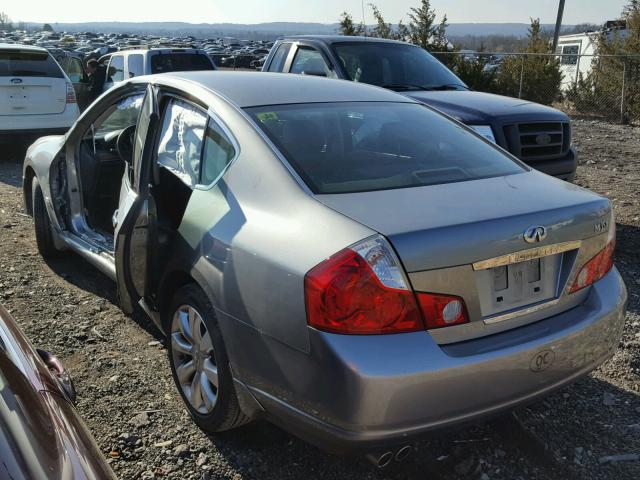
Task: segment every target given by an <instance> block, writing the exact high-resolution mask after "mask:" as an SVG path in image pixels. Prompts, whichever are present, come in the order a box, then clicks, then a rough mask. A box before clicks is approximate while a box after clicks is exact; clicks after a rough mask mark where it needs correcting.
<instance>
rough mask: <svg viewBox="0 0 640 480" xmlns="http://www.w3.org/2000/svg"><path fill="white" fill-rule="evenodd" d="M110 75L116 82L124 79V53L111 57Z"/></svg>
mask: <svg viewBox="0 0 640 480" xmlns="http://www.w3.org/2000/svg"><path fill="white" fill-rule="evenodd" d="M108 77H109V78H110V79H111V81H112V82H114V83H117V82H121V81H123V80H124V57H123V56H122V55H114V56H113V57H111V62H109V72H108Z"/></svg>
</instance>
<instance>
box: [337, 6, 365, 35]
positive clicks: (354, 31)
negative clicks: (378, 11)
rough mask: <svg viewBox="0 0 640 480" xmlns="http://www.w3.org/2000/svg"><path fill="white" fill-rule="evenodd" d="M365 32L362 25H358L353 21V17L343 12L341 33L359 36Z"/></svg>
mask: <svg viewBox="0 0 640 480" xmlns="http://www.w3.org/2000/svg"><path fill="white" fill-rule="evenodd" d="M363 33H364V28H363V26H362V25H356V24H355V23H353V17H352V16H351V15H350V14H349V13H347V12H342V15H341V16H340V35H347V36H351V37H353V36H358V35H362V34H363Z"/></svg>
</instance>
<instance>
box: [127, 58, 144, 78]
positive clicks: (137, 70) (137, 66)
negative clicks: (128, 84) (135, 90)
mask: <svg viewBox="0 0 640 480" xmlns="http://www.w3.org/2000/svg"><path fill="white" fill-rule="evenodd" d="M127 69H128V70H129V78H133V77H139V76H141V75H144V68H143V63H142V55H140V54H135V55H129V58H127Z"/></svg>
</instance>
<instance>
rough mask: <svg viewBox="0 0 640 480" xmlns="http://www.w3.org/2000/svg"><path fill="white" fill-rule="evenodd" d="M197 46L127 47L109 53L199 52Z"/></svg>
mask: <svg viewBox="0 0 640 480" xmlns="http://www.w3.org/2000/svg"><path fill="white" fill-rule="evenodd" d="M201 52H202V50H201V49H199V48H185V47H154V48H128V49H126V50H118V51H117V52H111V53H110V54H109V55H120V54H127V55H131V54H135V53H147V54H150V53H151V54H153V53H201Z"/></svg>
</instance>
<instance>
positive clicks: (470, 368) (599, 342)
mask: <svg viewBox="0 0 640 480" xmlns="http://www.w3.org/2000/svg"><path fill="white" fill-rule="evenodd" d="M626 301H627V293H626V288H625V286H624V283H623V281H622V279H621V277H620V275H619V273H618V272H617V270H615V269H614V270H612V272H611V273H609V274H608V275H607V276H606V277H605V278H604V279H602V280H601V281H600V282H598V283H597V284H596V285H594V286H593V287H591V291H590V293H589V296H588V298H587V300H586V301H585V303H584V304H582V305H581V306H579V307H576V308H574V309H572V310H570V311H567V312H565V313H563V314H560V315H557V316H554V317H551V318H548V319H545V320H542V321H540V322H537V323H535V324H531V325H527V326H525V327H521V328H518V329H514V330H511V331H509V332H505V333H501V334H497V335H493V336H491V337H486V338H484V339H479V340H473V341H468V342H464V343H461V344H456V345H451V346H444V347H441V346H439V345H437V344H436V343H435V342H434V341H433V340H432V338H431V336H430V335H429V334H428V333H426V332H424V333H423V332H420V333H411V334H400V335H386V336H343V335H332V334H326V333H321V332H318V331H315V330H312V331H311V353H310V355H309V361H308V362H304V364H299V365H296V366H290V367H288V368H290V369H291V370H292V371H293V370H294V369H296V370H297V371H298V372H304V376H302V375H300V376H299V377H298V378H297V379H296V381H295V382H291V383H290V384H289V388H296V391H291V392H281V393H279V394H278V395H277V396H276V395H274V394H273V393H267V392H265V391H264V390H261V389H258V388H252V387H249V390H250V391H251V392H252V394H253V395H254V397H255V398H256V399H257V401H258V402H259V403H260V405H261V406H262V408H264V410H265V411H266V412H267V415H268V416H269V417H270V418H271V419H272V420H273V421H274V423H277V424H279V425H281V426H282V427H283V428H285V429H287V430H289V431H291V432H292V433H294V434H296V435H298V436H299V437H301V438H303V439H305V440H307V441H309V442H311V443H314V444H316V445H318V446H320V447H322V448H324V449H326V450H329V451H334V452H347V451H358V450H362V451H365V450H375V449H379V448H384V447H389V446H392V445H397V444H402V443H406V442H408V441H411V440H413V439H416V438H420V437H422V436H424V435H425V434H427V433H429V432H432V431H434V430H438V429H445V428H451V427H456V426H459V425H464V424H468V423H473V422H477V421H481V420H484V419H486V418H489V417H491V416H494V415H497V414H500V413H501V412H504V411H508V410H511V409H514V408H517V407H519V406H521V405H524V404H527V403H530V402H532V401H534V400H536V399H537V398H539V397H541V396H545V395H548V394H549V393H551V392H552V391H553V390H555V389H557V388H560V387H562V386H564V385H566V384H568V383H570V382H573V381H574V380H576V379H577V378H579V377H580V376H582V375H585V374H586V373H588V372H590V371H591V370H593V369H594V368H596V367H597V366H598V365H600V364H601V363H602V362H604V361H605V360H606V359H607V358H609V357H610V356H611V355H613V353H614V352H615V349H616V347H617V345H618V342H619V339H620V336H621V333H622V328H623V325H624V316H625V308H626ZM290 373H292V372H290ZM291 385H294V386H295V387H291ZM285 399H286V400H285ZM294 402H295V405H294Z"/></svg>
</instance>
